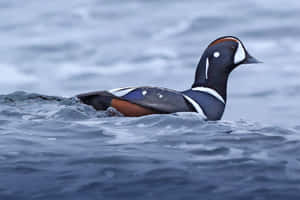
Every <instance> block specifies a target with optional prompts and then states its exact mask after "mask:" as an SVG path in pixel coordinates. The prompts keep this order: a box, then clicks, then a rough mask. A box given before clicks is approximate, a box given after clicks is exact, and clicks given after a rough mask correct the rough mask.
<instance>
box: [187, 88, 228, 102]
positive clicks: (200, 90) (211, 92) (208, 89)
mask: <svg viewBox="0 0 300 200" xmlns="http://www.w3.org/2000/svg"><path fill="white" fill-rule="evenodd" d="M192 90H193V91H199V92H205V93H208V94H210V95H212V96H213V97H215V98H217V99H218V100H220V101H221V102H222V103H224V104H225V101H224V99H223V97H222V96H221V95H220V94H219V93H218V92H217V91H215V90H213V89H211V88H207V87H195V88H192Z"/></svg>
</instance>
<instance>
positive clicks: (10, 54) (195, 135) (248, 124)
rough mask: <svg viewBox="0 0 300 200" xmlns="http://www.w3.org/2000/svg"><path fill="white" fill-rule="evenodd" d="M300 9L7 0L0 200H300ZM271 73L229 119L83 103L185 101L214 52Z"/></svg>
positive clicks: (0, 61) (233, 88) (233, 103)
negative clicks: (178, 97) (108, 97)
mask: <svg viewBox="0 0 300 200" xmlns="http://www.w3.org/2000/svg"><path fill="white" fill-rule="evenodd" d="M299 9H300V3H299V2H298V1H288V2H284V3H283V2H281V1H275V2H274V1H270V0H266V1H258V0H256V1H250V0H249V1H248V0H247V1H240V2H237V1H226V2H225V1H224V2H222V1H214V0H213V1H207V2H205V1H201V2H200V1H196V0H195V1H193V0H191V1H179V0H178V1H177V0H176V1H137V0H136V1H134V0H132V1H120V0H113V1H104V0H103V1H100V0H87V1H67V0H63V1H61V0H60V1H58V0H53V1H49V2H45V1H43V2H42V1H33V0H28V1H26V2H20V1H15V0H2V1H1V2H0V18H1V19H2V21H1V23H0V37H1V38H2V39H1V43H0V74H1V75H0V94H1V95H0V177H1V178H0V199H8V200H9V199H72V200H73V199H299V196H300V195H299V192H298V191H299V187H300V176H299V171H300V163H299V162H300V157H299V156H298V155H300V154H299V153H300V152H299V151H300V144H299V143H300V136H299V133H300V124H299V121H298V119H299V117H300V113H299V112H298V111H299V107H300V105H299V102H300V101H299V100H300V95H299V88H300V81H299V76H300V70H299V67H298V65H299V62H300V57H299V53H300V49H299V45H300V34H299V33H300V27H299V26H297V24H298V19H299V17H300V13H299ZM222 35H234V36H237V37H239V38H240V39H242V41H243V42H244V44H245V46H246V48H247V49H248V51H249V52H250V53H251V54H252V55H253V56H255V57H257V58H258V59H260V60H262V61H263V62H264V63H263V64H259V65H251V66H250V65H247V66H246V65H245V66H241V67H240V68H239V69H238V70H236V71H235V72H234V73H233V74H232V75H231V77H230V81H229V88H228V103H227V107H226V111H225V115H224V117H223V120H221V121H218V122H205V121H203V120H202V119H201V118H199V116H198V115H197V114H194V113H177V114H170V115H152V116H146V117H140V118H125V117H119V116H111V113H110V112H109V111H105V112H96V111H95V110H93V109H92V108H90V107H88V106H86V105H82V104H80V103H79V102H78V101H77V100H76V99H75V98H72V97H73V96H74V95H76V94H78V93H81V92H87V91H93V90H99V89H111V88H116V87H122V86H144V85H150V86H162V87H167V88H171V89H178V90H183V89H186V88H188V87H190V85H191V84H192V82H193V77H194V71H195V66H196V64H197V62H198V60H199V57H200V55H201V53H202V52H203V50H204V48H205V47H206V46H207V44H208V43H209V42H211V41H212V40H213V39H215V38H217V37H219V36H222Z"/></svg>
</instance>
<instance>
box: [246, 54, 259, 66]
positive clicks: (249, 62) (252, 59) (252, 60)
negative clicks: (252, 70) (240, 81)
mask: <svg viewBox="0 0 300 200" xmlns="http://www.w3.org/2000/svg"><path fill="white" fill-rule="evenodd" d="M254 63H262V62H261V61H259V60H257V59H256V58H254V57H253V56H251V55H250V54H248V55H247V58H246V60H245V61H244V62H243V64H254Z"/></svg>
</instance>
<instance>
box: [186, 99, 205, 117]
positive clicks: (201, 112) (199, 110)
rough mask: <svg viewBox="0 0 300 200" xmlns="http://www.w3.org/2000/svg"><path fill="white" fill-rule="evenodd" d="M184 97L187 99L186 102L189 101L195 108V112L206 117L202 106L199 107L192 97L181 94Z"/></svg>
mask: <svg viewBox="0 0 300 200" xmlns="http://www.w3.org/2000/svg"><path fill="white" fill-rule="evenodd" d="M183 96H184V98H186V100H188V102H190V103H191V104H192V106H193V107H194V108H195V110H196V111H197V113H199V114H200V115H201V116H202V117H203V118H204V119H207V117H206V115H205V114H204V112H203V110H202V108H201V107H200V105H199V104H198V103H197V102H196V101H194V100H193V99H192V98H190V97H188V96H186V95H183Z"/></svg>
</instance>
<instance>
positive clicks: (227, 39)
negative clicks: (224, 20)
mask: <svg viewBox="0 0 300 200" xmlns="http://www.w3.org/2000/svg"><path fill="white" fill-rule="evenodd" d="M226 41H234V42H238V41H237V40H236V39H234V38H223V39H219V40H216V41H214V42H213V43H211V44H210V45H209V47H211V46H214V45H216V44H219V43H221V42H226Z"/></svg>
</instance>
